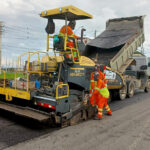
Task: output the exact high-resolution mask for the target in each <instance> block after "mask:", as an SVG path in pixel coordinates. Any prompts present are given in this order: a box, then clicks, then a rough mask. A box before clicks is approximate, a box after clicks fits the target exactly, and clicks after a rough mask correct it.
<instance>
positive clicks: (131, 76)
mask: <svg viewBox="0 0 150 150" xmlns="http://www.w3.org/2000/svg"><path fill="white" fill-rule="evenodd" d="M144 17H145V16H135V17H127V18H117V19H110V20H108V21H107V23H106V29H105V31H104V32H102V33H101V34H100V35H99V36H97V37H96V38H95V39H93V40H92V41H91V42H89V43H88V44H87V45H86V47H85V49H84V50H81V51H82V55H83V56H86V57H89V58H91V59H93V60H94V59H95V60H97V63H100V64H104V65H106V66H107V69H106V71H105V73H106V78H107V80H108V88H109V90H110V93H111V97H112V98H115V99H116V98H119V99H121V100H123V99H125V98H126V97H132V96H133V95H134V91H135V89H143V90H145V92H148V91H149V90H150V76H149V74H147V69H148V68H147V64H144V62H143V63H140V66H139V68H138V69H137V70H129V68H131V67H130V66H133V65H135V66H136V65H137V64H136V63H137V62H138V61H137V62H136V60H138V58H136V57H133V55H134V53H135V52H136V51H137V50H138V48H139V47H141V49H142V48H143V42H144Z"/></svg>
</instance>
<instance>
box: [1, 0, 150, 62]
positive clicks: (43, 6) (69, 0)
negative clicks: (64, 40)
mask: <svg viewBox="0 0 150 150" xmlns="http://www.w3.org/2000/svg"><path fill="white" fill-rule="evenodd" d="M66 5H74V6H76V7H78V8H80V9H83V10H85V11H87V12H88V13H90V14H92V15H93V19H91V20H85V21H77V26H76V30H75V33H76V34H79V33H80V28H81V26H84V27H85V28H86V29H87V30H86V33H85V34H86V36H89V37H93V36H94V31H95V30H97V34H100V33H101V32H102V31H103V30H104V29H105V23H106V21H107V20H108V19H110V18H120V17H130V16H139V15H146V18H145V38H146V41H145V44H144V47H145V53H146V54H147V55H149V56H150V0H1V1H0V21H2V22H3V25H4V27H3V30H4V31H3V39H2V42H3V43H2V50H3V61H4V59H6V58H7V59H10V60H11V59H14V58H15V57H16V56H18V55H19V54H21V53H23V52H25V51H27V50H28V49H31V50H32V49H33V50H35V49H43V50H44V49H46V33H45V26H46V23H47V22H46V19H43V18H40V17H39V14H40V13H41V11H43V10H48V9H53V8H58V7H62V6H66ZM56 23H59V24H56V26H57V25H58V26H57V28H56V32H58V31H59V28H60V27H61V26H62V25H63V24H64V22H63V21H60V22H56Z"/></svg>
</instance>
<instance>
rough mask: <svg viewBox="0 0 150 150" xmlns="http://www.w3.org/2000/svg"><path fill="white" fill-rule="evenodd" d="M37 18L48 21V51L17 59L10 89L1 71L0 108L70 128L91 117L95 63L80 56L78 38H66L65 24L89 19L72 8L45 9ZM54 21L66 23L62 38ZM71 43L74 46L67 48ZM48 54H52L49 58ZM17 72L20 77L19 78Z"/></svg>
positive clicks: (29, 53)
mask: <svg viewBox="0 0 150 150" xmlns="http://www.w3.org/2000/svg"><path fill="white" fill-rule="evenodd" d="M40 16H41V17H43V18H45V19H47V20H48V24H47V27H46V32H47V51H46V50H45V51H36V52H33V51H30V52H27V53H25V54H23V55H21V56H19V58H18V70H17V72H16V73H14V80H12V81H11V82H10V85H9V86H8V85H6V82H5V81H6V74H5V72H4V80H3V84H2V86H1V87H0V97H1V103H0V109H3V110H6V111H10V112H14V113H15V114H19V115H21V116H25V117H30V118H33V119H36V120H39V121H43V120H51V121H53V122H55V123H58V124H61V125H62V126H65V125H72V124H74V123H76V122H78V121H79V120H83V119H87V117H91V116H92V114H93V109H92V108H91V107H90V104H89V102H88V99H87V94H86V93H88V91H89V84H90V72H91V71H92V70H93V68H94V66H95V63H94V61H93V60H91V59H90V58H88V57H85V56H80V55H79V50H78V42H77V39H76V38H74V37H73V36H68V35H67V23H68V21H72V20H82V19H91V18H92V16H91V15H90V14H88V13H86V12H84V11H82V10H80V9H78V8H76V7H74V6H67V7H61V8H57V9H52V10H46V11H43V12H41V14H40ZM55 19H60V20H64V21H65V34H64V35H60V34H58V35H55ZM70 40H71V41H72V42H73V43H74V46H73V47H69V46H67V42H68V41H70ZM81 41H82V40H81ZM80 44H82V43H80ZM49 52H51V53H52V52H53V55H52V56H49ZM43 55H44V56H43ZM68 55H69V56H70V57H69V59H68V57H67V56H68ZM75 57H76V59H75ZM23 58H24V59H25V58H27V59H26V61H25V60H23ZM33 59H34V60H33ZM22 66H23V67H22ZM18 73H19V74H21V73H22V74H23V75H22V76H21V77H20V78H18Z"/></svg>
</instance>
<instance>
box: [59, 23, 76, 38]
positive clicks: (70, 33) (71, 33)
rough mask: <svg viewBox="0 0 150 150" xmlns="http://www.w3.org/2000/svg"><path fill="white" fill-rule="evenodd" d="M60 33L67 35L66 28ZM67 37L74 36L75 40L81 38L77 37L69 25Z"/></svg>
mask: <svg viewBox="0 0 150 150" xmlns="http://www.w3.org/2000/svg"><path fill="white" fill-rule="evenodd" d="M59 33H61V34H64V35H65V26H63V27H62V28H61V29H60V31H59ZM67 35H68V36H73V37H74V38H79V37H78V36H77V35H75V34H74V33H73V31H72V28H71V27H70V26H68V25H67Z"/></svg>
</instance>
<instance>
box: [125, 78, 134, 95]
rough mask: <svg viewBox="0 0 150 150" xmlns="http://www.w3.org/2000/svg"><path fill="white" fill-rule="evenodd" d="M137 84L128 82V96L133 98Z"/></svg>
mask: <svg viewBox="0 0 150 150" xmlns="http://www.w3.org/2000/svg"><path fill="white" fill-rule="evenodd" d="M134 92H135V84H134V82H132V81H129V82H127V97H128V98H131V97H133V96H134Z"/></svg>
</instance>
